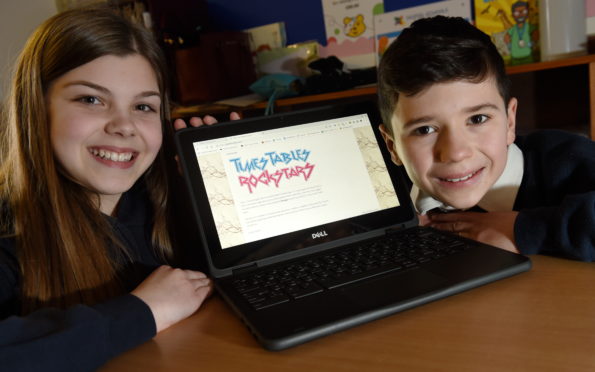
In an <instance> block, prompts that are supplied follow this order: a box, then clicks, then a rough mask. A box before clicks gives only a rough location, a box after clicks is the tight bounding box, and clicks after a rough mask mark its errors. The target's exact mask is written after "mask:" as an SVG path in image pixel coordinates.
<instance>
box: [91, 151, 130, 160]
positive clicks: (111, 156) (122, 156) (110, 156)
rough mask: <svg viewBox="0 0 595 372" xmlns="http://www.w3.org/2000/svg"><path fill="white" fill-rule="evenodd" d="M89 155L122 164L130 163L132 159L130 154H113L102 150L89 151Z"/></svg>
mask: <svg viewBox="0 0 595 372" xmlns="http://www.w3.org/2000/svg"><path fill="white" fill-rule="evenodd" d="M91 153H92V154H93V155H95V156H99V157H100V158H102V159H106V160H111V161H119V162H124V161H130V159H132V153H131V152H124V153H117V152H113V151H107V150H104V149H100V150H97V149H93V150H91Z"/></svg>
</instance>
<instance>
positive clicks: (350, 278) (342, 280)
mask: <svg viewBox="0 0 595 372" xmlns="http://www.w3.org/2000/svg"><path fill="white" fill-rule="evenodd" d="M402 268H403V266H402V265H400V264H397V263H391V264H388V265H383V266H379V267H377V268H375V269H371V270H368V271H364V272H361V273H357V274H352V275H346V276H342V277H339V278H322V279H318V280H317V281H318V283H320V285H322V286H323V287H325V288H327V289H333V288H337V287H341V286H344V285H347V284H351V283H355V282H359V281H361V280H364V279H368V278H372V277H375V276H378V275H382V274H386V273H390V272H393V271H398V270H401V269H402Z"/></svg>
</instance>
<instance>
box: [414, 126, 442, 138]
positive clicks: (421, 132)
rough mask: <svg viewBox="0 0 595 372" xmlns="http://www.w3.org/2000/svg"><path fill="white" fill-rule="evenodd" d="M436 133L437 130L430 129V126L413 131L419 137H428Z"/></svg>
mask: <svg viewBox="0 0 595 372" xmlns="http://www.w3.org/2000/svg"><path fill="white" fill-rule="evenodd" d="M435 131H436V129H434V128H433V127H430V126H428V125H424V126H423V127H418V128H415V129H414V130H413V134H415V135H418V136H425V135H428V134H430V133H434V132H435Z"/></svg>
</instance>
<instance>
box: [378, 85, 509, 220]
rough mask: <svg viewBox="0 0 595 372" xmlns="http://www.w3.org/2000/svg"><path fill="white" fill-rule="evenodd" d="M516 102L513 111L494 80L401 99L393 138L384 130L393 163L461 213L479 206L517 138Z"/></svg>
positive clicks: (432, 88)
mask: <svg viewBox="0 0 595 372" xmlns="http://www.w3.org/2000/svg"><path fill="white" fill-rule="evenodd" d="M515 115H516V99H514V98H513V99H511V101H510V103H509V105H508V109H507V108H506V107H505V104H504V101H503V99H502V96H501V95H500V94H499V92H498V88H497V85H496V82H495V80H494V79H491V78H490V79H486V80H484V81H482V82H480V83H472V82H468V81H453V82H446V83H439V84H434V85H432V86H430V87H429V88H427V89H425V90H423V91H422V92H420V93H418V94H416V95H414V96H409V97H407V96H404V95H401V96H400V97H399V101H398V103H397V105H396V108H395V112H394V114H393V118H392V135H391V134H390V133H389V132H388V131H387V130H386V128H384V127H381V129H382V132H383V135H384V137H385V140H386V142H387V145H388V147H389V150H390V151H391V155H392V158H393V161H394V162H395V163H397V164H402V165H404V166H405V169H406V170H407V174H408V175H409V177H410V178H411V180H412V181H413V183H414V184H415V185H416V186H417V187H419V188H420V189H422V190H424V191H425V192H426V193H428V194H430V195H431V196H432V197H434V198H435V199H438V200H440V201H442V202H443V203H445V204H448V205H450V206H453V207H455V208H457V209H466V208H471V207H473V206H475V205H476V204H477V203H478V202H479V201H480V200H481V198H482V197H483V196H484V195H485V193H486V192H487V191H488V190H489V189H490V187H491V186H492V185H493V184H494V182H496V180H497V179H498V178H499V177H500V175H501V174H502V171H503V170H504V167H505V165H506V160H507V148H508V145H510V144H511V143H513V141H514V138H515Z"/></svg>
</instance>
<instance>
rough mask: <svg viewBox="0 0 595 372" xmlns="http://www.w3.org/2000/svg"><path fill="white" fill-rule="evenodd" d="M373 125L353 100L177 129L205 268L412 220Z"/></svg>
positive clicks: (369, 110)
mask: <svg viewBox="0 0 595 372" xmlns="http://www.w3.org/2000/svg"><path fill="white" fill-rule="evenodd" d="M378 123H379V118H378V115H377V109H376V108H375V105H373V104H355V105H349V106H339V107H334V106H333V107H326V108H320V109H314V110H306V111H299V112H292V113H289V114H280V115H273V116H269V117H261V118H252V119H245V120H241V121H238V122H230V123H222V124H217V125H214V126H212V127H208V128H190V129H187V130H183V131H180V132H178V133H176V139H177V145H178V150H179V153H180V156H181V162H182V166H183V168H184V173H185V177H186V178H187V181H188V184H189V189H190V194H191V197H192V201H193V205H194V210H195V212H196V213H195V214H196V215H197V218H198V220H199V227H200V229H201V232H202V236H203V243H204V244H205V245H206V247H207V248H208V253H209V258H210V259H211V260H212V264H213V265H214V266H215V267H217V268H231V267H234V266H238V265H242V264H246V263H250V262H252V261H255V260H256V261H257V260H275V259H280V257H282V256H283V257H285V258H286V256H287V254H290V255H291V254H304V253H306V252H309V251H312V250H315V249H318V248H320V247H323V246H329V245H333V244H344V243H345V240H346V239H359V237H360V236H363V235H365V234H366V233H371V232H382V231H384V230H385V229H387V228H389V227H391V226H403V225H404V224H406V223H408V222H409V223H410V222H411V221H412V220H414V219H415V215H414V212H413V208H412V207H411V203H410V199H409V196H408V190H407V188H406V186H404V185H403V183H402V180H401V178H400V171H399V170H398V167H396V166H394V165H393V164H392V163H391V162H390V156H389V154H388V153H387V151H386V150H385V149H384V147H385V145H384V143H383V140H382V138H381V136H380V134H379V133H378V130H377V129H376V128H377V126H378ZM297 252H300V253H297Z"/></svg>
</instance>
